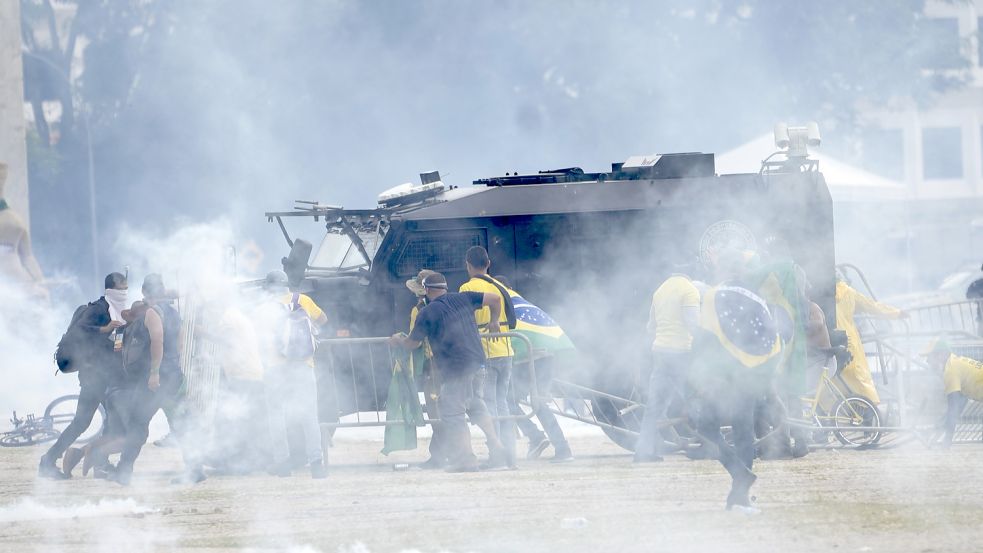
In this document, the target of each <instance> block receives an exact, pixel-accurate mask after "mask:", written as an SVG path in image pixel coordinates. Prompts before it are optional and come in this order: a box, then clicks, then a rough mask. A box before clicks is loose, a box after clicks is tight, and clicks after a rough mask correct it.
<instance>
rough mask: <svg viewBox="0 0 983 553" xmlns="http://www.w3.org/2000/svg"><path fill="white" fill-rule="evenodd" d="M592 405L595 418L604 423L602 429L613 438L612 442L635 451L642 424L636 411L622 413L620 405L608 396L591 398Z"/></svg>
mask: <svg viewBox="0 0 983 553" xmlns="http://www.w3.org/2000/svg"><path fill="white" fill-rule="evenodd" d="M590 406H591V410H592V411H593V412H594V418H596V419H597V421H598V422H600V423H602V426H601V430H603V431H604V434H606V435H607V437H608V438H611V441H612V442H614V443H616V444H618V445H619V446H621V447H623V448H625V449H627V450H628V451H635V441H636V440H638V434H637V433H638V429H639V427H640V426H641V419H640V418H638V417H637V416H635V415H634V412H632V413H626V414H625V415H622V414H621V413H620V410H619V409H618V406H617V405H616V404H615V403H614V402H613V401H611V400H610V399H607V398H603V397H601V398H591V400H590ZM608 425H610V426H614V427H616V428H624V429H625V430H629V431H631V432H632V433H627V432H622V431H619V430H617V429H616V428H610V427H609V426H608Z"/></svg>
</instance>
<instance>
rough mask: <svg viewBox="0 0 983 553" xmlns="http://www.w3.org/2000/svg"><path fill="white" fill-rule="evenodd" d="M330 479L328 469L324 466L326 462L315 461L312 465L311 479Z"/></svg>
mask: <svg viewBox="0 0 983 553" xmlns="http://www.w3.org/2000/svg"><path fill="white" fill-rule="evenodd" d="M327 477H328V469H327V467H325V466H324V461H314V462H313V463H311V478H313V479H315V480H321V479H322V478H327Z"/></svg>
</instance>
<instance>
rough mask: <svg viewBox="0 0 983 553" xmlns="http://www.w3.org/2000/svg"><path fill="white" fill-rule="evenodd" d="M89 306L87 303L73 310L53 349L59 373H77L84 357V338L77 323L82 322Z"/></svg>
mask: <svg viewBox="0 0 983 553" xmlns="http://www.w3.org/2000/svg"><path fill="white" fill-rule="evenodd" d="M91 306H92V304H91V303H87V304H85V305H80V306H78V307H76V308H75V313H73V314H72V321H71V322H70V323H68V328H67V329H66V330H65V333H64V334H62V336H61V339H60V340H58V346H57V347H55V365H56V366H57V367H58V371H59V372H62V373H66V374H67V373H73V372H78V370H79V366H80V364H81V363H80V361H81V357H82V356H83V355H84V352H83V349H84V344H85V338H86V337H85V335H84V334H83V333H82V331H81V329H80V328H79V326H78V322H79V321H80V320H82V315H84V314H85V312H86V311H87V310H88V309H89V307H91Z"/></svg>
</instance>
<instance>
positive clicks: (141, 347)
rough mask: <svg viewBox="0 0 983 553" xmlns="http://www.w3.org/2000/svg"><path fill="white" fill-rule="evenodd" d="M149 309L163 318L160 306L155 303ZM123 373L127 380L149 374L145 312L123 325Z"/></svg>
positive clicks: (138, 378) (140, 378)
mask: <svg viewBox="0 0 983 553" xmlns="http://www.w3.org/2000/svg"><path fill="white" fill-rule="evenodd" d="M150 309H153V310H154V311H156V312H157V315H158V316H160V317H161V320H163V313H162V312H161V309H160V307H158V306H156V305H155V306H153V307H152V308H150ZM148 311H149V309H148ZM123 374H124V375H125V377H126V379H127V380H128V381H139V380H142V379H145V378H147V376H148V375H149V374H150V331H149V330H147V321H146V313H144V314H143V315H142V316H139V317H138V318H137V319H135V320H133V321H132V322H130V323H127V324H126V326H124V327H123Z"/></svg>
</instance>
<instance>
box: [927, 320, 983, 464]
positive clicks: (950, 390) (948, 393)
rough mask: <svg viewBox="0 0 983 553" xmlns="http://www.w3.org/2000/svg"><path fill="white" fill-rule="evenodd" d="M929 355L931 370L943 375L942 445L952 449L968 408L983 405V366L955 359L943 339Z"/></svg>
mask: <svg viewBox="0 0 983 553" xmlns="http://www.w3.org/2000/svg"><path fill="white" fill-rule="evenodd" d="M925 355H927V356H928V364H929V366H931V367H932V368H934V369H936V370H939V371H942V382H943V384H944V385H945V397H946V411H945V419H944V422H943V426H944V428H945V436H944V437H943V438H942V445H943V447H945V448H948V447H950V446H951V445H952V437H953V434H955V431H956V423H958V422H959V417H960V415H962V412H963V409H965V408H966V404H967V403H969V400H973V401H983V363H981V362H979V361H977V360H975V359H970V358H968V357H961V356H958V355H955V354H954V353H952V348H950V347H949V344H948V343H947V342H946V341H945V340H941V339H940V340H936V341H935V342H933V343H932V345H931V346H930V347H929V349H928V351H926V352H925Z"/></svg>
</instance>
